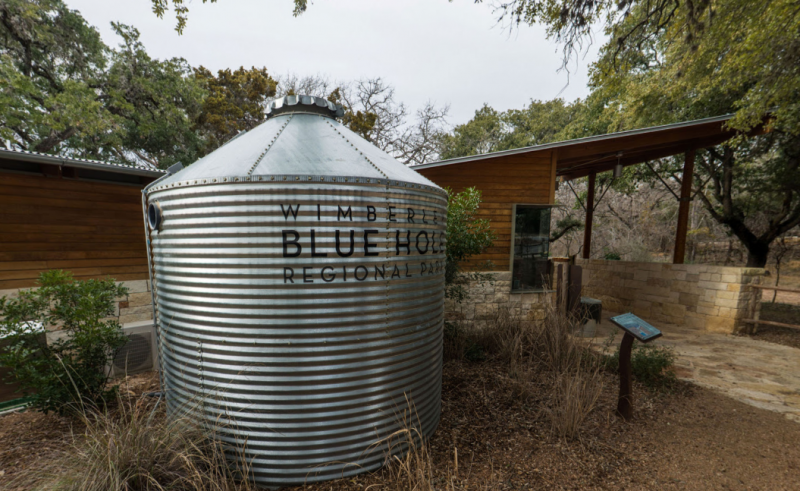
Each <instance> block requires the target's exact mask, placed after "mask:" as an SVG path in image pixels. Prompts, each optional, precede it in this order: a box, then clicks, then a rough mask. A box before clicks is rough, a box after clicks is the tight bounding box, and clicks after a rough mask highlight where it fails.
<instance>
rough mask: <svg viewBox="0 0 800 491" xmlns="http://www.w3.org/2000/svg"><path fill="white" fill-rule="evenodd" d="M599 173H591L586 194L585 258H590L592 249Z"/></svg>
mask: <svg viewBox="0 0 800 491" xmlns="http://www.w3.org/2000/svg"><path fill="white" fill-rule="evenodd" d="M596 178H597V174H595V173H594V172H592V173H591V174H589V193H588V195H587V196H586V224H585V226H584V228H583V258H584V259H589V254H590V253H591V251H592V219H593V218H594V183H595V180H596Z"/></svg>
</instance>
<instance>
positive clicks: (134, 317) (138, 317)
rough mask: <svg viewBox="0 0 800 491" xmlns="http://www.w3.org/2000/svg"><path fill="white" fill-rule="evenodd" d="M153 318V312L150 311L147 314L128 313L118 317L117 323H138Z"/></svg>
mask: <svg viewBox="0 0 800 491" xmlns="http://www.w3.org/2000/svg"><path fill="white" fill-rule="evenodd" d="M152 318H153V310H152V309H150V311H149V312H138V313H129V314H124V315H120V316H119V323H120V324H127V323H129V322H140V321H147V320H151V319H152Z"/></svg>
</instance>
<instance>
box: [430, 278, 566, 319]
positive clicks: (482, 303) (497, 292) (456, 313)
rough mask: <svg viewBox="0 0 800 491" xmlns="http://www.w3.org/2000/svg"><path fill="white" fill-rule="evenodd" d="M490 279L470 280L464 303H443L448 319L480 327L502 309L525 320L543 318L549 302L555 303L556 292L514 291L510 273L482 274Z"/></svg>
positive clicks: (448, 301) (447, 301) (449, 301)
mask: <svg viewBox="0 0 800 491" xmlns="http://www.w3.org/2000/svg"><path fill="white" fill-rule="evenodd" d="M480 274H481V275H484V277H486V278H487V281H483V282H477V281H468V282H467V284H466V286H465V288H466V290H467V298H465V299H464V301H462V302H461V303H456V302H455V301H453V300H446V301H445V306H444V312H445V314H444V316H445V320H447V321H450V322H453V321H458V322H461V323H462V324H464V325H466V326H469V327H476V328H481V327H484V326H487V325H490V324H491V323H492V319H494V318H495V316H496V315H497V313H498V312H499V311H500V310H501V309H508V311H509V312H510V313H511V314H512V315H514V316H518V317H519V318H521V319H523V320H526V321H539V320H542V319H544V316H545V310H546V307H547V303H548V302H552V301H553V300H554V298H555V294H554V293H552V292H547V293H511V272H510V271H492V272H486V273H480Z"/></svg>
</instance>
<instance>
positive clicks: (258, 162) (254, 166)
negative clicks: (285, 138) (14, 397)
mask: <svg viewBox="0 0 800 491" xmlns="http://www.w3.org/2000/svg"><path fill="white" fill-rule="evenodd" d="M292 118H294V115H290V116H289V119H288V120H286V122H285V123H283V126H281V128H280V130H278V134H277V135H275V136H274V137H272V140H271V141H270V142H269V144H268V145H267V148H265V149H264V151H263V152H261V155H259V156H258V158H257V159H256V161H255V163H253V166H252V167H250V172H248V173H247V175H248V176H250V175H253V172H254V171H255V170H256V167H258V164H260V163H261V161H262V160H263V159H264V157H265V156H266V155H267V152H269V149H270V148H272V145H273V144H274V143H275V141H277V140H278V137H279V136H281V133H283V130H284V128H286V125H288V124H289V121H291V120H292Z"/></svg>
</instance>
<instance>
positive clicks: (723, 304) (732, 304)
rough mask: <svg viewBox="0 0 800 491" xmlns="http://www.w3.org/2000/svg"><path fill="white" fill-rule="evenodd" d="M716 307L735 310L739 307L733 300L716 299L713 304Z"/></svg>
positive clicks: (737, 302)
mask: <svg viewBox="0 0 800 491" xmlns="http://www.w3.org/2000/svg"><path fill="white" fill-rule="evenodd" d="M714 303H715V304H717V306H718V307H725V308H728V309H735V308H738V307H739V301H738V300H735V299H727V298H718V299H717V300H716V301H715V302H714Z"/></svg>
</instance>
